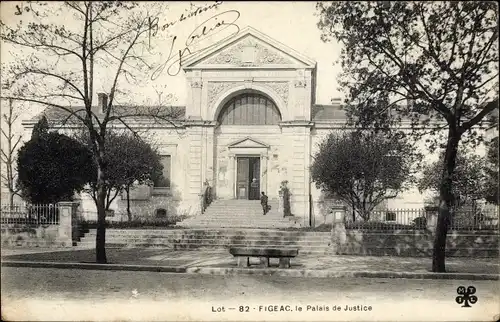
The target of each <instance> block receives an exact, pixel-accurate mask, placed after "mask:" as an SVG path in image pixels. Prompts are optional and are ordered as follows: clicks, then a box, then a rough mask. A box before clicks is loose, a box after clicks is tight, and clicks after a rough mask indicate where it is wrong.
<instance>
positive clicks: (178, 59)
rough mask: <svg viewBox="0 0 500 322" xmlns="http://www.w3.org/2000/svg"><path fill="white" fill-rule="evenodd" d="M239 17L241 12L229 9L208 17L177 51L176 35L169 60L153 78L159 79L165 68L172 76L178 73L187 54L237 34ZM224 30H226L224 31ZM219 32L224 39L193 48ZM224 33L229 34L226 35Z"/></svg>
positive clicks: (155, 71) (157, 68)
mask: <svg viewBox="0 0 500 322" xmlns="http://www.w3.org/2000/svg"><path fill="white" fill-rule="evenodd" d="M239 17H240V13H239V12H238V11H236V10H228V11H224V12H221V13H219V14H216V15H214V16H212V17H210V18H208V19H207V20H205V21H204V22H203V23H201V24H200V25H199V26H198V27H196V28H195V29H194V30H193V31H192V32H191V33H190V34H189V36H188V37H187V39H186V41H185V47H184V48H182V49H178V50H177V52H176V51H175V50H174V49H175V45H176V41H177V36H174V37H173V38H172V43H171V45H170V52H169V55H168V58H167V60H166V61H165V62H163V63H162V64H160V65H158V66H157V67H156V68H155V69H154V71H153V74H152V75H151V80H155V79H157V78H158V77H159V76H160V75H161V73H163V71H164V70H165V69H166V71H167V74H168V75H170V76H176V75H178V74H179V72H180V71H181V67H182V64H183V60H185V58H186V56H189V55H192V54H195V53H197V52H200V51H202V50H206V49H208V48H211V47H214V46H216V45H217V44H219V43H221V42H222V41H224V40H226V39H228V38H230V37H232V36H234V35H236V34H237V33H238V32H239V31H240V28H239V27H238V26H237V25H236V24H235V22H236V21H237V20H238V19H239ZM223 31H225V32H224V33H222V32H223ZM217 34H219V35H222V39H220V40H218V41H216V42H215V43H213V44H211V45H209V46H205V47H203V46H201V47H202V48H200V49H196V50H195V49H194V48H193V47H194V46H195V45H196V44H200V43H201V42H202V41H203V40H206V39H208V38H211V37H213V36H215V35H217ZM224 34H227V35H226V36H225V37H224Z"/></svg>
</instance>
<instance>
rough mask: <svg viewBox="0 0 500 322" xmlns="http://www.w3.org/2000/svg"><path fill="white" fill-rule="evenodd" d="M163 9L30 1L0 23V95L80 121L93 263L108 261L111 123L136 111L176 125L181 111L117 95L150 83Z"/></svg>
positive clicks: (109, 3) (158, 6) (135, 114)
mask: <svg viewBox="0 0 500 322" xmlns="http://www.w3.org/2000/svg"><path fill="white" fill-rule="evenodd" d="M164 12H165V8H163V4H161V3H152V4H151V3H146V2H142V3H133V2H125V1H101V2H95V1H83V2H69V1H66V2H49V3H42V2H33V3H31V4H30V11H29V12H26V11H24V12H21V14H20V15H19V16H16V17H17V18H15V19H10V20H9V22H8V23H6V22H5V21H2V22H1V28H2V30H1V39H2V41H3V43H2V46H4V45H7V46H9V48H10V49H12V50H10V51H9V54H10V55H11V56H12V57H11V58H10V60H9V61H10V63H8V64H4V65H3V66H2V67H3V68H2V69H3V70H2V76H3V77H2V82H3V85H4V87H3V88H5V90H3V91H2V97H3V98H5V99H10V98H11V99H14V100H20V101H25V102H30V103H33V104H41V105H42V106H45V107H49V108H53V109H57V110H59V111H60V112H61V113H62V114H64V115H65V117H66V118H65V119H64V120H63V121H62V122H61V123H62V124H61V125H64V124H73V125H78V126H84V127H85V128H86V131H87V132H88V134H89V137H90V140H91V142H92V144H91V150H92V155H93V157H94V162H95V164H96V165H97V181H96V188H97V198H96V207H97V212H98V220H97V236H96V262H98V263H106V262H107V259H106V249H105V239H106V210H105V209H106V205H105V203H106V177H105V173H106V162H105V155H106V140H107V133H108V128H109V126H110V125H111V124H113V123H117V122H118V123H121V124H124V125H125V126H126V127H127V128H129V129H131V127H130V125H129V124H128V123H129V120H130V119H134V118H135V119H137V118H147V119H150V120H151V119H154V120H157V121H159V122H170V124H175V123H173V120H175V119H176V118H177V117H178V116H180V113H181V111H179V110H176V109H173V108H169V107H166V106H164V105H163V104H162V102H159V103H158V104H157V106H154V107H146V106H144V105H142V104H130V105H129V106H126V107H124V106H123V105H118V104H116V101H117V99H120V100H121V101H122V102H124V101H129V100H130V98H128V97H127V95H126V94H127V91H126V89H125V88H126V86H127V83H128V84H132V85H133V86H139V85H142V86H145V85H147V84H148V83H147V81H148V80H150V74H151V73H152V72H153V71H154V70H155V61H154V59H155V57H158V55H157V53H155V48H156V47H155V39H165V38H166V37H165V34H164V33H166V32H167V31H164V30H162V29H161V28H155V25H154V24H153V23H151V22H152V21H157V19H159V17H160V14H162V13H164ZM9 17H10V16H9ZM12 17H14V16H12ZM68 17H70V19H71V24H68V23H67V21H68ZM155 54H156V56H155ZM99 84H100V90H101V91H102V92H105V93H108V97H109V98H108V99H107V102H106V106H105V107H104V109H103V111H102V113H101V111H96V110H95V109H94V108H92V102H93V98H94V94H95V92H96V89H97V86H99ZM120 89H121V90H120ZM75 107H78V108H75Z"/></svg>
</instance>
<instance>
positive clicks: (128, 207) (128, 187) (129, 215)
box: [125, 186, 132, 222]
mask: <svg viewBox="0 0 500 322" xmlns="http://www.w3.org/2000/svg"><path fill="white" fill-rule="evenodd" d="M125 190H126V191H127V216H128V221H129V222H130V221H132V213H131V212H130V186H127V187H126V188H125Z"/></svg>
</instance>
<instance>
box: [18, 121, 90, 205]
mask: <svg viewBox="0 0 500 322" xmlns="http://www.w3.org/2000/svg"><path fill="white" fill-rule="evenodd" d="M38 124H39V126H38V127H37V128H38V129H40V130H41V131H40V132H41V133H42V135H33V137H32V138H31V140H30V141H28V142H26V143H25V144H24V145H23V146H22V147H21V148H20V149H19V155H18V159H17V168H18V171H19V178H18V186H19V188H20V190H21V193H22V196H23V197H24V198H25V199H26V200H28V201H29V202H31V203H56V202H59V201H67V200H72V198H73V195H74V193H75V192H79V191H82V189H83V187H84V186H85V184H86V183H87V182H88V180H89V175H90V173H91V171H92V169H91V164H92V154H91V153H90V151H89V150H88V149H87V148H86V147H85V146H84V145H82V144H80V143H79V142H78V141H76V140H74V139H72V138H70V137H68V136H66V135H64V134H59V133H56V132H47V133H43V132H44V131H45V130H44V125H43V120H42V121H41V122H39V123H38ZM40 132H34V133H40Z"/></svg>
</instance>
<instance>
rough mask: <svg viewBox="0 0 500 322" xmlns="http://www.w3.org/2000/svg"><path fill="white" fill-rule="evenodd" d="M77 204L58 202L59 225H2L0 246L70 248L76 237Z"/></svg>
mask: <svg viewBox="0 0 500 322" xmlns="http://www.w3.org/2000/svg"><path fill="white" fill-rule="evenodd" d="M77 206H78V204H77V203H74V202H60V203H59V204H58V208H59V224H50V225H49V224H47V225H43V224H41V225H38V226H28V225H26V224H2V227H1V236H2V237H1V241H2V246H25V247H33V246H35V247H71V246H72V245H73V241H74V239H76V238H77V237H78V235H77V234H78V226H77V225H76V223H77V218H76V217H77V216H76V213H77Z"/></svg>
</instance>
